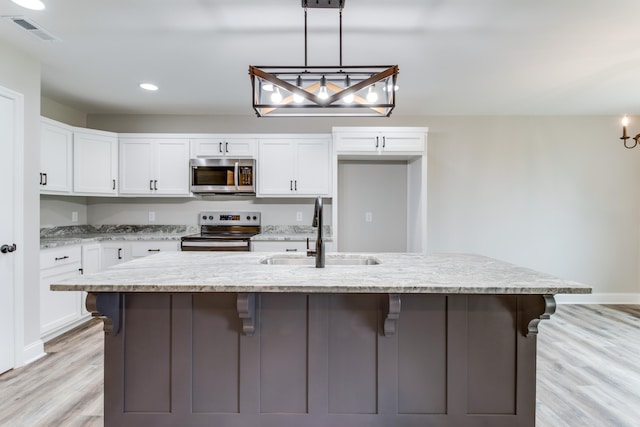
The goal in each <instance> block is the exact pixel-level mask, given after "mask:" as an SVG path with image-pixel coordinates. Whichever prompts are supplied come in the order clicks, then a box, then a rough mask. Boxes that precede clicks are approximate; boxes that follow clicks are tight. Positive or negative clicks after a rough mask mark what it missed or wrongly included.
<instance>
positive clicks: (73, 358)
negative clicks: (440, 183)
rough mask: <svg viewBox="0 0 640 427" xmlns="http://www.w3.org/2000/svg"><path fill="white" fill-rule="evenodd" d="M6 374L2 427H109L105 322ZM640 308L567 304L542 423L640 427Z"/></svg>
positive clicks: (555, 327)
mask: <svg viewBox="0 0 640 427" xmlns="http://www.w3.org/2000/svg"><path fill="white" fill-rule="evenodd" d="M45 350H46V351H47V353H48V355H47V356H46V357H44V358H42V359H40V360H38V361H37V362H35V363H32V364H30V365H28V366H26V367H23V368H19V369H15V370H13V371H9V372H7V373H5V374H3V375H0V426H3V427H4V426H10V427H17V426H28V427H31V426H65V427H66V426H73V427H75V426H102V424H103V421H102V322H101V321H98V320H92V321H91V322H89V323H88V324H86V325H85V326H83V327H81V328H79V329H76V330H74V331H72V332H71V333H69V334H66V335H64V336H62V337H60V338H57V339H56V340H53V341H51V342H49V343H47V344H46V346H45ZM639 363H640V306H620V305H618V306H603V305H588V306H587V305H583V306H580V305H561V306H559V307H558V310H557V312H556V314H554V315H553V316H551V319H550V320H545V321H543V322H542V326H541V327H540V334H539V335H538V384H537V391H538V402H537V422H536V425H537V426H538V427H577V426H580V427H587V426H593V427H638V426H640V367H639V366H638V364H639Z"/></svg>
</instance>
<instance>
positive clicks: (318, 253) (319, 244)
mask: <svg viewBox="0 0 640 427" xmlns="http://www.w3.org/2000/svg"><path fill="white" fill-rule="evenodd" d="M311 226H312V227H318V237H317V238H316V250H315V251H312V250H309V239H307V256H315V257H316V268H324V241H323V240H322V197H320V196H318V198H316V206H315V208H314V210H313V223H312V224H311Z"/></svg>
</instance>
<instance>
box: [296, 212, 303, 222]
mask: <svg viewBox="0 0 640 427" xmlns="http://www.w3.org/2000/svg"><path fill="white" fill-rule="evenodd" d="M296 221H302V212H296Z"/></svg>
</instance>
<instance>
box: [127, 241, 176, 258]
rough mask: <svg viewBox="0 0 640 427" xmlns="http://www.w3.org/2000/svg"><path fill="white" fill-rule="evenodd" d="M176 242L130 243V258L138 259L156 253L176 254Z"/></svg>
mask: <svg viewBox="0 0 640 427" xmlns="http://www.w3.org/2000/svg"><path fill="white" fill-rule="evenodd" d="M177 251H178V242H174V241H157V242H156V241H154V242H132V243H131V257H132V258H140V257H145V256H149V255H153V254H157V253H158V252H177Z"/></svg>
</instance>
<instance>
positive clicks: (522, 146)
mask: <svg viewBox="0 0 640 427" xmlns="http://www.w3.org/2000/svg"><path fill="white" fill-rule="evenodd" d="M638 122H640V120H637V119H636V121H635V123H638ZM87 124H88V126H89V127H93V128H97V129H103V130H110V131H121V132H143V131H146V132H330V130H331V127H332V126H334V125H335V126H348V125H351V126H357V125H361V126H365V125H368V126H427V127H429V139H428V215H427V217H428V250H429V251H430V252H473V253H480V254H485V255H488V256H492V257H496V258H500V259H503V260H506V261H510V262H514V263H517V264H521V265H524V266H528V267H531V268H535V269H539V270H541V271H545V272H548V273H551V274H555V275H558V276H561V277H565V278H570V279H574V280H578V281H582V282H585V283H587V284H590V285H592V286H594V288H595V291H596V292H601V293H613V292H616V293H638V292H640V284H639V280H638V274H639V271H638V265H639V263H638V261H639V255H640V252H639V244H640V229H639V227H638V225H637V222H638V218H639V217H640V216H639V214H640V199H639V197H640V195H639V193H638V191H637V188H636V186H637V183H638V182H640V181H639V178H640V176H639V175H640V156H639V155H638V153H637V152H636V151H640V149H636V150H625V149H624V148H623V147H622V145H621V143H620V141H619V139H618V137H619V136H620V135H619V134H620V132H621V129H620V121H619V117H613V116H584V117H571V116H550V117H545V116H532V117H519V116H482V117H471V116H463V117H446V116H429V117H391V118H390V119H389V120H386V119H370V120H358V119H341V120H335V119H293V120H287V119H282V120H280V119H258V118H256V117H252V116H243V117H224V116H217V117H206V116H190V117H180V116H154V115H148V116H123V115H89V116H88V117H87ZM632 127H633V126H632ZM123 208H124V207H123ZM88 216H89V220H91V216H92V209H91V208H89V213H88Z"/></svg>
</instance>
